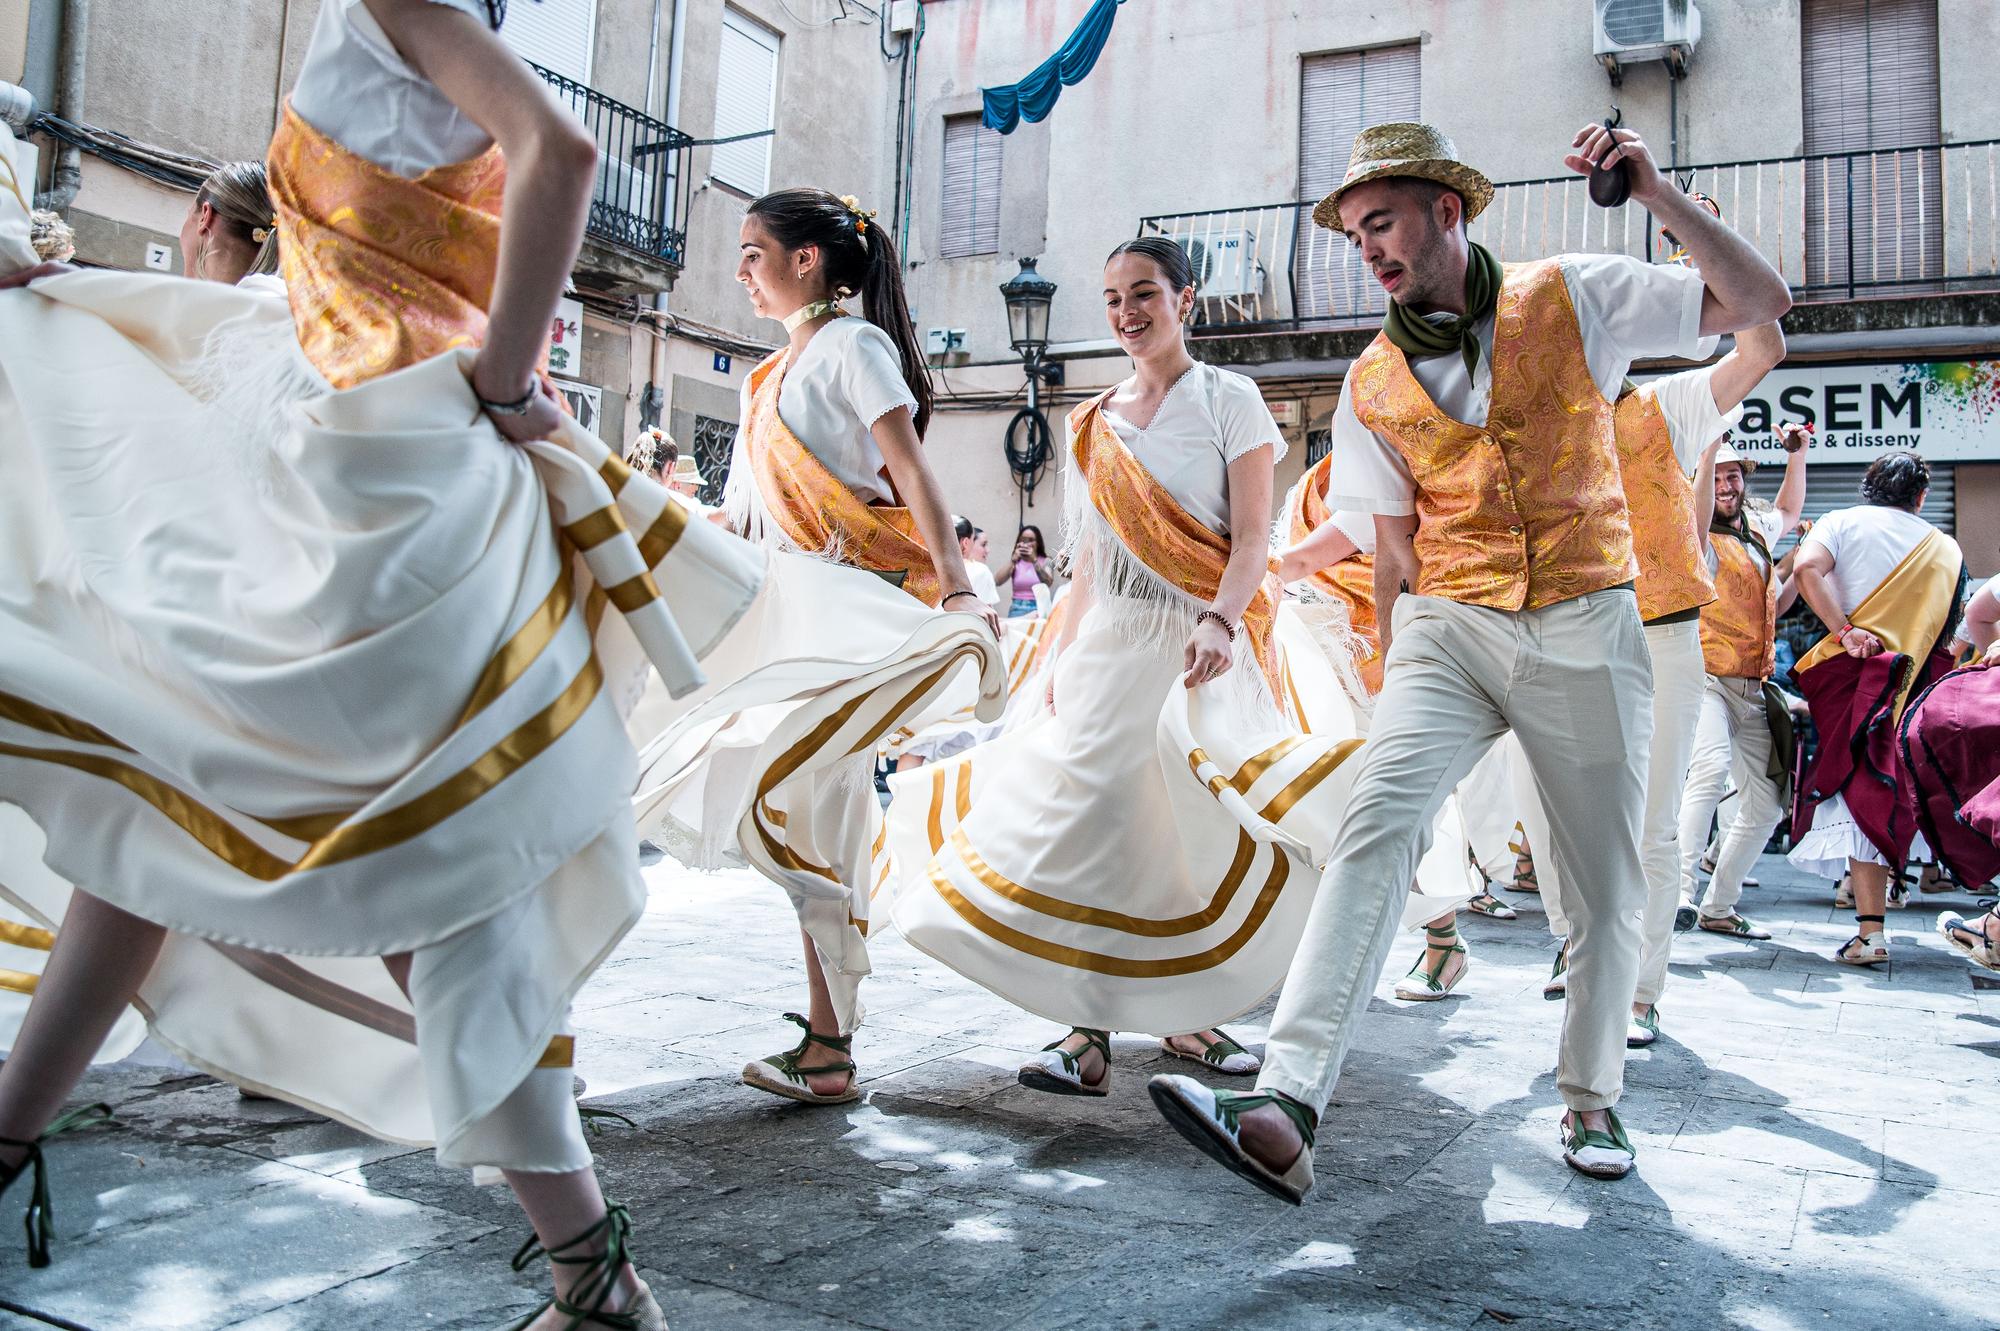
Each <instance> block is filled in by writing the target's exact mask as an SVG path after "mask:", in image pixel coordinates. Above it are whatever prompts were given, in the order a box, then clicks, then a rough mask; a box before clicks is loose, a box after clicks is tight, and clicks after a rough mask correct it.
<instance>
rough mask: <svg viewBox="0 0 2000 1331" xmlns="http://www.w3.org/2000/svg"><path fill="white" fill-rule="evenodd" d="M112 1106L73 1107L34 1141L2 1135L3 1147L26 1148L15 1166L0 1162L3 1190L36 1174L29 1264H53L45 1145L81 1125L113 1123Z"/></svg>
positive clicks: (32, 1188) (30, 1212) (30, 1199)
mask: <svg viewBox="0 0 2000 1331" xmlns="http://www.w3.org/2000/svg"><path fill="white" fill-rule="evenodd" d="M111 1121H112V1118H111V1106H110V1105H103V1104H98V1105H85V1106H83V1107H82V1108H81V1109H72V1110H70V1111H69V1112H68V1113H67V1114H64V1115H62V1116H61V1117H60V1118H58V1119H56V1121H55V1122H53V1123H51V1124H49V1126H48V1127H46V1128H44V1129H43V1130H42V1135H41V1136H39V1137H37V1138H35V1139H34V1140H33V1141H21V1140H19V1139H18V1138H14V1137H0V1146H18V1147H22V1148H24V1149H25V1150H26V1152H27V1154H25V1155H23V1156H22V1157H21V1158H20V1160H19V1161H17V1162H16V1163H15V1164H13V1165H11V1166H7V1165H0V1193H5V1192H6V1191H7V1189H8V1188H9V1187H10V1186H11V1185H12V1184H13V1182H14V1180H15V1179H17V1178H19V1177H21V1175H23V1174H30V1173H31V1174H32V1175H33V1183H32V1184H31V1185H30V1187H29V1189H28V1214H27V1217H26V1224H27V1229H28V1265H29V1266H47V1265H48V1264H49V1239H50V1238H51V1237H52V1235H53V1232H54V1226H55V1215H54V1212H53V1210H52V1209H51V1207H50V1205H49V1164H48V1161H47V1160H46V1159H44V1158H43V1156H42V1146H43V1144H44V1143H46V1142H47V1141H48V1140H49V1139H50V1138H51V1137H57V1136H60V1135H61V1134H63V1133H65V1132H71V1131H74V1130H75V1129H77V1128H95V1127H102V1126H103V1125H105V1124H107V1123H110V1122H111Z"/></svg>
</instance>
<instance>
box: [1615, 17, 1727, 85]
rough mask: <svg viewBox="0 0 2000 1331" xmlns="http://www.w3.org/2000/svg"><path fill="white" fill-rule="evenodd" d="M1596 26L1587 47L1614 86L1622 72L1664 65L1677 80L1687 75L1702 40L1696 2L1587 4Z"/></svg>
mask: <svg viewBox="0 0 2000 1331" xmlns="http://www.w3.org/2000/svg"><path fill="white" fill-rule="evenodd" d="M1591 10H1592V15H1591V18H1592V21H1593V23H1594V24H1595V26H1596V33H1595V38H1596V39H1595V42H1594V44H1593V45H1592V47H1591V51H1592V53H1593V54H1595V55H1596V56H1597V62H1598V63H1599V64H1601V65H1603V66H1604V71H1605V73H1607V74H1609V75H1610V76H1611V82H1612V83H1613V85H1616V84H1618V83H1620V82H1622V81H1623V79H1624V67H1625V66H1626V65H1632V64H1637V63H1638V62H1640V61H1642V60H1664V61H1666V62H1667V70H1668V72H1669V73H1670V74H1671V75H1672V76H1673V77H1675V78H1679V77H1681V76H1682V75H1684V74H1686V73H1687V62H1688V59H1689V57H1690V56H1692V55H1693V54H1694V45H1695V43H1696V42H1698V41H1700V40H1701V11H1700V10H1699V9H1697V8H1695V5H1694V0H1591Z"/></svg>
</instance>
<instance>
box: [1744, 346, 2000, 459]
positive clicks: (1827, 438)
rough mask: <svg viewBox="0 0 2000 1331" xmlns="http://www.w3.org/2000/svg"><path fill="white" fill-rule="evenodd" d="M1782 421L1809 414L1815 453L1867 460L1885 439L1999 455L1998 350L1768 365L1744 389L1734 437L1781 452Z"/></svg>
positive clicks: (1964, 454) (1964, 455) (1956, 454)
mask: <svg viewBox="0 0 2000 1331" xmlns="http://www.w3.org/2000/svg"><path fill="white" fill-rule="evenodd" d="M1787 421H1806V422H1810V423H1811V424H1812V426H1813V440H1812V444H1811V450H1812V453H1811V457H1812V460H1813V461H1815V462H1862V463H1866V462H1872V461H1873V460H1874V459H1876V458H1877V457H1880V456H1881V455H1882V454H1883V453H1885V452H1887V451H1888V450H1890V449H1892V448H1907V449H1912V450H1914V451H1915V452H1917V453H1920V454H1922V455H1923V457H1924V458H1925V460H1926V461H1931V462H1954V461H1972V460H1978V459H1982V458H1984V459H2000V360H1974V361H1912V362H1907V363H1903V364H1890V365H1827V366H1818V365H1807V366H1800V367H1798V368H1796V369H1779V370H1775V371H1773V372H1772V373H1771V374H1769V375H1767V376H1766V377H1765V379H1764V381H1763V382H1762V383H1760V384H1758V385H1757V388H1756V390H1755V391H1754V392H1752V393H1751V395H1750V396H1749V397H1747V398H1745V399H1744V401H1743V419H1742V421H1741V423H1740V424H1739V425H1738V426H1737V428H1736V432H1735V439H1734V442H1735V445H1736V447H1737V448H1739V449H1741V450H1742V451H1743V452H1744V453H1745V454H1747V455H1749V456H1751V457H1753V458H1756V457H1760V455H1762V456H1764V457H1768V458H1776V457H1780V456H1782V454H1783V446H1782V445H1781V444H1779V442H1778V438H1777V434H1776V432H1775V427H1776V426H1778V425H1781V424H1783V423H1785V422H1787Z"/></svg>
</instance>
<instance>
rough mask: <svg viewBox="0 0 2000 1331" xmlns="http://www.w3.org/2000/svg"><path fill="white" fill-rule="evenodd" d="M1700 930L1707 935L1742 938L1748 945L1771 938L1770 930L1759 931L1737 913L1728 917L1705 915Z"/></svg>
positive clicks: (1730, 913) (1733, 912)
mask: <svg viewBox="0 0 2000 1331" xmlns="http://www.w3.org/2000/svg"><path fill="white" fill-rule="evenodd" d="M1699 927H1700V929H1701V931H1702V932H1703V933H1707V934H1723V935H1726V936H1727V937H1730V938H1740V939H1742V940H1743V941H1745V942H1746V943H1761V942H1764V941H1766V940H1768V939H1769V938H1770V937H1771V931H1770V930H1768V929H1759V928H1758V927H1757V926H1756V925H1754V924H1752V923H1751V922H1750V921H1749V920H1748V919H1747V918H1745V917H1744V916H1742V915H1739V914H1737V913H1736V912H1735V911H1731V912H1729V914H1727V915H1704V916H1702V917H1701V924H1700V926H1699Z"/></svg>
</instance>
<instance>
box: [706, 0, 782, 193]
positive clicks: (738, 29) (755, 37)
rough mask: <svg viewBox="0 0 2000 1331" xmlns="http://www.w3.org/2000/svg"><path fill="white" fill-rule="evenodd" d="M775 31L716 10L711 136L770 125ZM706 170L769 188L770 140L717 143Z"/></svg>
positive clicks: (753, 188)
mask: <svg viewBox="0 0 2000 1331" xmlns="http://www.w3.org/2000/svg"><path fill="white" fill-rule="evenodd" d="M778 42H779V38H778V34H777V33H775V32H772V31H771V30H770V29H769V28H767V27H765V26H764V25H763V24H761V23H759V22H757V21H756V20H755V19H750V18H746V17H744V16H743V15H741V14H739V13H737V12H736V11H735V10H733V9H725V10H723V11H722V50H721V59H720V62H719V64H718V67H717V70H716V82H715V137H716V138H718V139H726V138H728V137H730V136H731V135H733V134H754V133H756V132H757V131H758V130H760V129H770V128H772V127H773V126H774V125H775V124H776V123H777V121H776V117H777V113H778ZM708 174H709V175H710V176H712V177H713V178H714V179H716V180H718V181H720V182H721V183H723V184H725V185H730V186H733V187H735V188H736V189H739V190H742V191H743V192H744V193H746V194H764V193H766V192H768V191H769V190H770V188H771V140H770V139H769V138H762V139H745V140H743V141H742V142H741V143H724V144H718V145H717V146H716V147H715V149H714V155H713V156H711V157H710V158H709V163H708Z"/></svg>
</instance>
